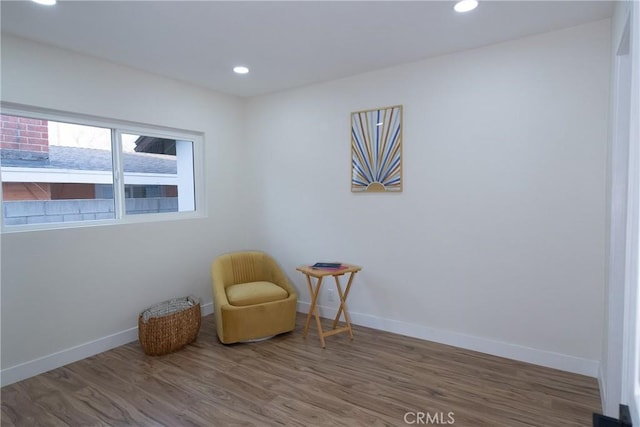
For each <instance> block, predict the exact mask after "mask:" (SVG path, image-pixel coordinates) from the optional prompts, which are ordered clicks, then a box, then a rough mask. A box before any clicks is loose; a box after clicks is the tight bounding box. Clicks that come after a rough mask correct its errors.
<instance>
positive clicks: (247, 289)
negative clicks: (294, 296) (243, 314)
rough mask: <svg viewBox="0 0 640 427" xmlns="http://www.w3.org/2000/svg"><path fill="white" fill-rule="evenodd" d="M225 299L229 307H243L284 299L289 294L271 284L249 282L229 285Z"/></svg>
mask: <svg viewBox="0 0 640 427" xmlns="http://www.w3.org/2000/svg"><path fill="white" fill-rule="evenodd" d="M226 292H227V299H228V300H229V303H230V304H231V305H236V306H245V305H254V304H262V303H265V302H271V301H278V300H282V299H285V298H287V297H288V296H289V293H288V292H287V291H286V290H284V289H283V288H281V287H280V286H278V285H276V284H275V283H271V282H249V283H239V284H237V285H231V286H228V287H227V288H226Z"/></svg>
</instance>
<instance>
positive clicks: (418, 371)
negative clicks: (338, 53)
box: [0, 314, 600, 427]
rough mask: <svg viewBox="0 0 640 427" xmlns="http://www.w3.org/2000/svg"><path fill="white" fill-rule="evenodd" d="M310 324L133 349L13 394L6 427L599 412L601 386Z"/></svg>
mask: <svg viewBox="0 0 640 427" xmlns="http://www.w3.org/2000/svg"><path fill="white" fill-rule="evenodd" d="M303 320H304V317H303V315H301V314H300V315H299V316H298V326H297V328H296V330H295V331H294V332H292V333H289V334H285V335H281V336H278V337H275V338H273V339H271V340H269V341H264V342H260V343H251V344H237V345H232V346H224V345H222V344H220V343H219V342H218V340H217V338H216V337H215V330H214V324H213V322H214V319H213V316H207V317H205V318H204V319H203V324H202V329H201V330H200V335H199V337H198V340H197V341H196V342H195V343H194V344H192V345H189V346H188V347H186V348H185V349H183V350H180V351H178V352H176V353H173V354H170V355H166V356H160V357H150V356H145V355H144V354H143V352H142V349H141V347H140V345H139V344H138V343H137V342H135V343H131V344H128V345H125V346H122V347H119V348H116V349H114V350H111V351H107V352H105V353H101V354H99V355H96V356H93V357H90V358H88V359H85V360H82V361H79V362H76V363H73V364H70V365H67V366H64V367H62V368H58V369H55V370H53V371H50V372H47V373H45V374H42V375H38V376H36V377H33V378H30V379H27V380H24V381H21V382H19V383H15V384H12V385H9V386H6V387H4V388H2V389H1V390H0V392H1V397H2V419H1V420H2V426H13V425H15V426H38V425H42V426H66V425H69V426H226V425H254V426H282V425H286V426H305V427H307V426H404V425H410V424H411V425H425V424H426V422H427V421H430V422H431V424H430V425H434V424H436V425H437V423H436V422H439V423H441V425H446V423H449V424H451V421H454V423H453V425H456V426H471V427H478V426H491V427H496V426H508V427H517V426H545V427H547V426H549V427H550V426H582V427H585V426H590V425H591V413H592V412H594V411H598V412H599V411H600V397H599V392H598V386H597V382H596V380H595V379H593V378H588V377H584V376H579V375H573V374H568V373H565V372H562V371H557V370H553V369H547V368H541V367H538V366H533V365H528V364H526V363H520V362H514V361H510V360H507V359H502V358H499V357H493V356H488V355H485V354H481V353H476V352H472V351H467V350H461V349H457V348H455V347H449V346H445V345H441V344H435V343H432V342H427V341H421V340H417V339H413V338H407V337H403V336H400V335H394V334H391V333H386V332H380V331H376V330H373V329H368V328H364V327H359V326H354V335H355V339H354V341H350V340H349V337H348V336H347V335H346V334H339V335H335V336H332V337H329V338H327V348H326V349H325V350H323V349H322V348H320V342H319V339H318V336H317V333H316V332H315V329H312V330H311V331H310V334H309V336H308V337H307V339H306V340H305V339H304V338H302V333H301V331H302V325H303ZM312 326H313V324H312ZM428 417H430V418H428ZM408 423H409V424H408Z"/></svg>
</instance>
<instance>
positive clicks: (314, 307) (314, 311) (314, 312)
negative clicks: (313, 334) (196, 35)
mask: <svg viewBox="0 0 640 427" xmlns="http://www.w3.org/2000/svg"><path fill="white" fill-rule="evenodd" d="M307 285H308V286H309V294H310V295H311V305H310V306H309V312H308V313H307V321H306V322H305V324H304V332H303V333H302V336H303V337H306V336H307V332H308V331H309V323H310V321H311V316H315V318H316V325H317V326H318V335H319V336H320V343H321V344H322V348H325V343H324V332H323V330H322V324H321V323H320V312H319V311H318V304H317V301H318V294H319V293H320V286H321V285H322V277H320V278H318V280H317V282H316V286H315V289H314V288H313V284H312V283H311V277H309V276H308V275H307Z"/></svg>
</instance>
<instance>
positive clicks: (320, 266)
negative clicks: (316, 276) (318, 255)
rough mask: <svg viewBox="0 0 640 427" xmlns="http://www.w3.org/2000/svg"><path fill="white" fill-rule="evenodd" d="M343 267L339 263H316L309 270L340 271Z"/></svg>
mask: <svg viewBox="0 0 640 427" xmlns="http://www.w3.org/2000/svg"><path fill="white" fill-rule="evenodd" d="M345 267H346V266H344V265H342V263H340V262H316V263H315V264H313V265H312V266H311V268H315V269H318V270H340V269H342V268H345Z"/></svg>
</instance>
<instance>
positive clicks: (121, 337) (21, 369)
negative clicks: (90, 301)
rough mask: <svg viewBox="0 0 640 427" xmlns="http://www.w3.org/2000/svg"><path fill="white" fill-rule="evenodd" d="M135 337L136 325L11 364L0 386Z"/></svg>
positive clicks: (207, 308)
mask: <svg viewBox="0 0 640 427" xmlns="http://www.w3.org/2000/svg"><path fill="white" fill-rule="evenodd" d="M200 311H201V313H202V315H203V316H207V315H209V314H211V313H213V303H208V304H204V305H201V306H200ZM137 339H138V327H137V326H136V327H134V328H129V329H126V330H124V331H121V332H117V333H115V334H112V335H108V336H106V337H102V338H98V339H97V340H94V341H90V342H87V343H84V344H80V345H77V346H75V347H71V348H68V349H65V350H62V351H59V352H57V353H53V354H49V355H47V356H43V357H39V358H37V359H34V360H30V361H29V362H25V363H20V364H19V365H15V366H11V367H9V368H6V369H3V370H2V371H0V386H2V387H4V386H5V385H9V384H13V383H15V382H18V381H22V380H24V379H27V378H29V377H32V376H34V375H38V374H42V373H44V372H47V371H50V370H52V369H55V368H59V367H61V366H64V365H67V364H69V363H72V362H76V361H78V360H81V359H85V358H87V357H90V356H93V355H96V354H98V353H102V352H103V351H107V350H111V349H112V348H115V347H119V346H121V345H124V344H128V343H130V342H132V341H136V340H137Z"/></svg>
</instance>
